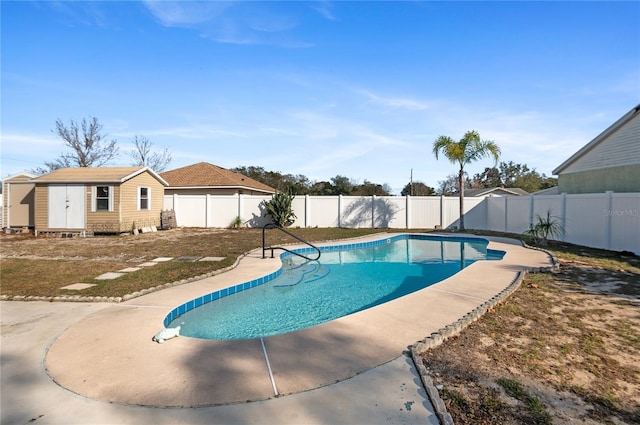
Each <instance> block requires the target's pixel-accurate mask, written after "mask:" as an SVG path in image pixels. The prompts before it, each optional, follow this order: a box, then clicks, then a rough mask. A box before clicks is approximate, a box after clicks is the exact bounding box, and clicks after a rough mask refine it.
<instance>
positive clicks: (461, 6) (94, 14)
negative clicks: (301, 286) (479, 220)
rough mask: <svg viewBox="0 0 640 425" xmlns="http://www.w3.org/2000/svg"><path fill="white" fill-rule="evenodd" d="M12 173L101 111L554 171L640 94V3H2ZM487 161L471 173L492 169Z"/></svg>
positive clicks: (353, 154) (324, 154) (331, 155)
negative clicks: (453, 143)
mask: <svg viewBox="0 0 640 425" xmlns="http://www.w3.org/2000/svg"><path fill="white" fill-rule="evenodd" d="M0 8H1V9H0V12H1V19H2V22H1V24H2V26H1V31H2V33H1V35H2V39H1V43H2V44H1V48H2V49H1V84H2V86H1V105H0V106H1V119H2V121H1V138H2V139H1V142H2V146H1V147H2V153H1V157H2V162H1V170H0V173H1V175H0V177H6V176H8V175H13V174H16V173H18V172H21V171H25V170H29V169H32V168H36V167H38V166H41V165H42V164H43V162H44V161H47V160H52V159H54V158H56V157H58V156H59V155H60V154H61V153H62V152H63V151H64V148H63V145H62V142H61V140H59V139H58V138H56V136H55V135H54V134H53V133H52V131H51V130H52V129H53V128H54V127H55V121H56V119H58V118H60V119H62V120H63V121H64V122H69V120H71V119H73V120H76V121H80V120H82V118H85V117H87V118H88V117H94V116H95V117H97V118H98V120H99V121H100V123H101V124H103V126H104V128H103V131H104V132H105V133H107V134H108V135H109V138H111V139H117V140H118V144H119V146H120V152H121V155H120V157H119V159H118V160H117V161H115V162H113V164H112V165H130V158H129V157H128V156H127V151H129V149H130V148H131V139H132V138H133V137H134V136H135V135H141V136H145V137H147V138H148V139H149V140H150V141H151V142H152V143H153V144H154V146H155V147H156V148H157V149H158V150H160V149H162V148H164V147H167V148H169V150H170V151H171V152H172V155H173V161H172V163H171V165H170V166H169V168H170V169H172V168H177V167H181V166H185V165H189V164H193V163H196V162H200V161H207V162H210V163H213V164H216V165H219V166H221V167H225V168H232V167H236V166H251V165H253V166H260V167H264V168H265V169H266V170H270V171H279V172H281V173H284V174H303V175H305V176H307V177H308V178H309V179H311V180H312V181H313V180H315V181H321V180H329V179H331V178H332V177H334V176H336V175H343V176H347V177H349V178H351V179H353V180H354V181H355V182H356V183H362V182H364V180H368V181H371V182H374V183H379V184H385V183H386V184H388V185H389V186H390V187H391V188H393V189H394V191H395V192H396V193H399V192H400V190H401V189H402V187H403V186H404V185H405V184H407V183H408V182H409V178H410V175H411V170H413V179H414V181H422V182H424V183H426V184H427V185H430V186H433V187H437V185H438V181H440V180H443V179H444V178H446V176H447V175H449V174H452V173H454V172H455V171H456V169H455V166H454V165H452V164H450V163H449V162H448V161H447V160H446V159H444V158H441V159H440V160H436V159H435V157H434V155H433V154H432V149H431V148H432V144H433V141H434V140H435V139H436V138H437V137H438V136H439V135H447V136H450V137H452V138H454V139H459V138H461V137H462V136H463V134H464V133H465V132H466V131H468V130H477V131H479V132H480V135H481V137H482V138H483V139H487V140H493V141H495V142H496V143H497V144H498V145H499V146H500V147H501V148H502V158H501V160H503V161H514V162H517V163H521V164H527V165H528V166H529V167H531V168H535V169H536V170H537V171H538V172H540V173H545V174H546V175H551V172H552V170H553V169H554V168H555V167H557V166H558V165H560V164H561V163H562V162H563V161H564V160H565V159H567V158H568V157H569V156H570V155H571V154H573V153H574V152H575V151H577V150H578V149H579V148H581V147H582V146H583V145H585V144H586V143H588V142H589V141H590V140H591V139H593V138H594V137H595V136H597V135H598V134H599V133H600V132H602V131H603V130H604V129H606V128H607V127H608V126H609V125H610V124H612V123H613V122H614V121H615V120H617V119H618V118H619V117H621V116H622V115H623V114H625V113H626V112H628V111H629V110H631V109H632V108H633V107H634V106H635V105H637V104H638V103H640V2H636V1H629V2H612V1H606V2H578V1H574V2H520V1H514V2H481V1H478V2H413V1H412V2H409V1H407V2H399V1H396V2H367V1H337V2H323V1H320V2H312V1H290V2H278V1H262V2H244V1H243V2H213V1H209V2H168V1H159V2H153V1H149V2H117V1H110V2H95V1H92V2H54V1H45V2H12V1H3V2H2V3H0ZM491 165H492V162H491V161H490V160H488V159H487V160H481V161H480V162H477V163H474V164H472V165H470V166H468V167H467V172H468V173H469V174H470V175H473V174H474V173H477V172H480V171H482V170H483V169H484V167H485V166H491Z"/></svg>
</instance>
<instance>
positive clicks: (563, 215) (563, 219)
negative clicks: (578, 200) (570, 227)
mask: <svg viewBox="0 0 640 425" xmlns="http://www.w3.org/2000/svg"><path fill="white" fill-rule="evenodd" d="M561 196H562V197H561V198H560V202H561V203H560V225H561V226H562V229H560V232H561V236H562V242H566V239H567V194H566V192H562V194H561Z"/></svg>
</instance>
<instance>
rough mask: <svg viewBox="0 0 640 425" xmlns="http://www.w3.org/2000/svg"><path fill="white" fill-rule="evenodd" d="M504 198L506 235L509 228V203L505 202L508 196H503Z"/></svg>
mask: <svg viewBox="0 0 640 425" xmlns="http://www.w3.org/2000/svg"><path fill="white" fill-rule="evenodd" d="M503 198H504V232H505V233H507V229H508V228H509V206H508V205H509V203H508V202H507V199H508V198H509V197H508V196H503Z"/></svg>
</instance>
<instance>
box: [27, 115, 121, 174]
mask: <svg viewBox="0 0 640 425" xmlns="http://www.w3.org/2000/svg"><path fill="white" fill-rule="evenodd" d="M51 131H52V132H53V133H55V134H56V135H57V136H58V137H60V138H61V139H62V141H63V142H64V145H65V146H66V147H67V148H69V149H70V150H71V152H68V153H63V154H61V155H60V157H58V158H56V159H55V160H53V161H50V162H47V161H45V163H44V165H45V167H46V168H42V167H40V168H37V169H35V170H34V172H36V173H38V174H44V173H47V172H51V171H54V170H57V169H59V168H65V167H101V166H103V165H105V164H107V163H109V162H110V161H111V160H113V159H114V158H115V157H116V156H117V155H118V146H117V143H118V142H117V141H116V140H111V141H106V138H107V135H106V134H102V124H100V123H99V122H98V119H97V118H95V117H92V118H91V119H89V120H87V119H86V118H83V119H82V122H81V123H80V124H78V123H77V122H75V121H74V120H70V121H69V125H68V126H67V125H65V124H64V123H63V122H62V120H61V119H60V118H58V119H57V120H56V128H55V130H51Z"/></svg>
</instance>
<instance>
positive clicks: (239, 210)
mask: <svg viewBox="0 0 640 425" xmlns="http://www.w3.org/2000/svg"><path fill="white" fill-rule="evenodd" d="M236 195H238V217H242V193H236Z"/></svg>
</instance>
